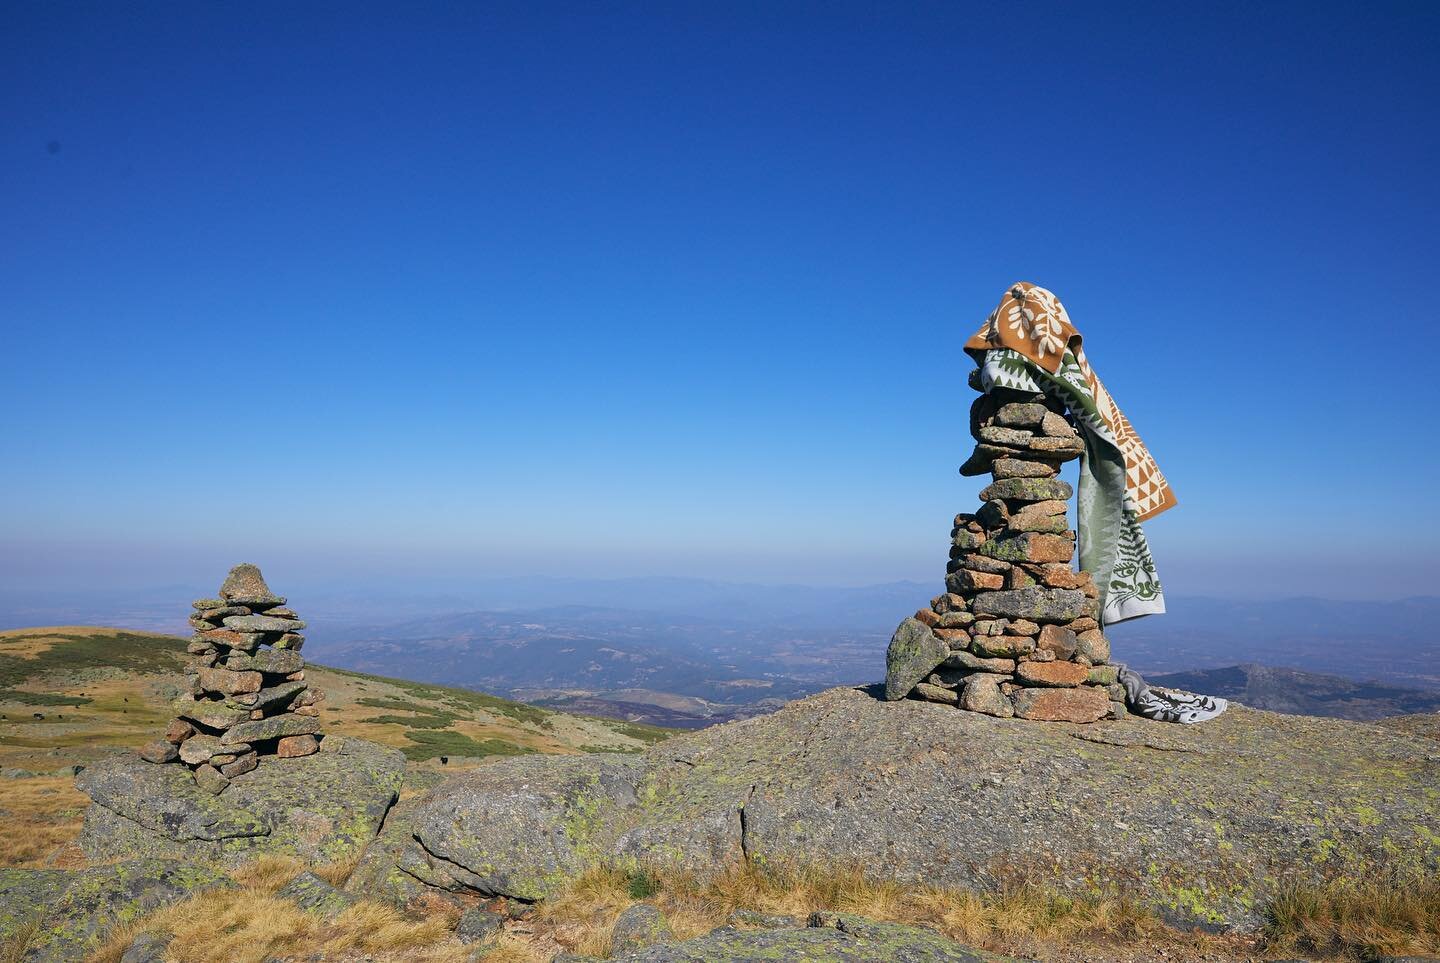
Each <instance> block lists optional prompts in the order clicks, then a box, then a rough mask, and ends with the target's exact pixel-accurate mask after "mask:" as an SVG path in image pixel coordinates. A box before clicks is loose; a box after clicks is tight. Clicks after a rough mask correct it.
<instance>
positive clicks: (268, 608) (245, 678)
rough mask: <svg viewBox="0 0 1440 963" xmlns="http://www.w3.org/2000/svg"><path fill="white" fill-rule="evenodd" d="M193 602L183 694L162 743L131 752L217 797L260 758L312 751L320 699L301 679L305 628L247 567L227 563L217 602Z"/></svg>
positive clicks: (316, 742)
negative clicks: (177, 770) (174, 768)
mask: <svg viewBox="0 0 1440 963" xmlns="http://www.w3.org/2000/svg"><path fill="white" fill-rule="evenodd" d="M193 604H194V608H195V612H194V614H192V615H191V616H190V626H191V628H193V629H194V630H195V635H194V636H193V637H192V638H191V640H190V644H189V646H188V647H187V651H188V652H189V653H190V656H191V659H190V665H189V681H190V692H189V694H188V695H184V696H181V697H180V698H179V699H178V700H176V702H175V706H174V708H175V716H176V718H175V719H174V720H173V721H172V722H171V723H170V725H169V727H168V728H167V729H166V730H165V735H164V737H163V738H161V739H158V740H156V741H155V742H152V743H150V744H148V745H146V746H145V747H144V748H143V749H141V750H140V755H141V756H142V757H144V758H145V759H147V760H149V761H150V762H155V763H167V762H176V761H178V762H181V763H184V764H185V765H186V766H189V767H190V768H191V770H193V772H194V774H195V782H196V784H197V785H199V786H200V787H201V788H202V789H205V790H207V791H209V792H212V793H217V794H218V793H221V792H223V791H224V790H225V787H226V786H228V785H230V780H231V779H233V778H235V777H236V776H239V775H241V774H243V773H247V772H249V771H250V770H252V769H254V768H255V767H256V766H257V765H258V764H259V761H260V758H259V757H260V756H261V755H269V754H273V755H275V756H279V757H281V758H293V757H297V756H308V755H309V754H310V753H312V752H315V751H316V750H317V749H318V748H319V745H320V744H319V739H318V738H317V734H318V733H319V731H320V718H319V716H320V708H319V703H320V702H321V701H322V699H323V698H324V696H323V694H322V693H321V692H320V690H318V689H313V688H310V687H309V686H307V685H306V683H305V660H304V659H303V658H301V657H300V649H301V648H302V647H303V646H304V644H305V638H304V636H302V635H300V634H299V631H300V630H301V629H303V628H304V627H305V623H304V622H302V621H300V619H299V617H298V616H297V615H296V614H295V612H294V611H292V610H291V609H289V608H286V607H285V599H283V598H281V597H280V596H278V595H275V594H274V593H272V592H271V591H270V588H269V586H267V585H266V584H265V579H264V577H263V576H262V575H261V574H260V570H259V569H258V568H256V567H255V566H254V565H248V564H247V565H237V566H235V567H234V568H233V569H231V570H230V575H229V576H228V577H227V578H226V579H225V584H224V585H222V586H220V593H219V598H209V599H197V600H196V601H195V602H194V603H193Z"/></svg>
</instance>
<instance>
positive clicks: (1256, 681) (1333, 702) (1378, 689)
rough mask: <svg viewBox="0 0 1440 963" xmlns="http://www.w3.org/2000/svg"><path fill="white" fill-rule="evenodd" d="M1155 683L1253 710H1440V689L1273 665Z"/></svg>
mask: <svg viewBox="0 0 1440 963" xmlns="http://www.w3.org/2000/svg"><path fill="white" fill-rule="evenodd" d="M1145 681H1146V682H1148V683H1150V684H1151V685H1161V686H1168V687H1170V688H1175V689H1185V690H1186V691H1189V692H1204V693H1206V694H1207V695H1214V696H1223V697H1224V698H1226V699H1233V700H1235V701H1236V702H1242V703H1244V704H1245V705H1247V706H1250V707H1251V708H1254V709H1269V710H1270V711H1272V712H1288V713H1293V714H1295V715H1304V716H1329V717H1331V718H1335V719H1355V720H1359V721H1369V720H1374V719H1383V718H1385V717H1387V716H1397V715H1404V714H1408V713H1413V712H1440V692H1427V691H1424V690H1420V689H1406V688H1401V687H1400V686H1393V685H1385V684H1384V683H1379V682H1356V681H1354V680H1351V679H1342V678H1340V677H1339V676H1334V675H1322V674H1320V673H1318V672H1302V671H1300V670H1299V669H1286V668H1276V667H1274V666H1268V665H1256V664H1254V663H1248V664H1246V665H1232V666H1228V667H1226V668H1223V669H1201V670H1197V671H1193V672H1170V673H1166V674H1164V675H1154V676H1150V677H1148V678H1147V679H1146V680H1145Z"/></svg>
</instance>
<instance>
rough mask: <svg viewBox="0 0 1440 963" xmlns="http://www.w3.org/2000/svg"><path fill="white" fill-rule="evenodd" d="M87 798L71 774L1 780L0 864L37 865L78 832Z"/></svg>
mask: <svg viewBox="0 0 1440 963" xmlns="http://www.w3.org/2000/svg"><path fill="white" fill-rule="evenodd" d="M89 804H90V799H89V797H87V796H86V795H85V794H84V793H82V792H80V791H79V790H78V789H76V788H75V780H74V779H73V778H72V777H70V776H39V777H35V778H30V779H0V811H3V812H4V815H3V817H0V866H39V865H42V864H43V861H44V860H45V858H46V857H47V856H49V855H50V854H51V853H53V852H55V851H56V850H57V849H60V848H61V847H62V846H65V845H67V844H69V843H71V842H73V841H74V840H75V838H76V837H77V836H79V835H80V826H81V823H82V821H83V815H84V809H85V807H86V806H88V805H89Z"/></svg>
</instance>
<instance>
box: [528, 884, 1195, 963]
mask: <svg viewBox="0 0 1440 963" xmlns="http://www.w3.org/2000/svg"><path fill="white" fill-rule="evenodd" d="M637 882H639V883H640V885H639V886H638V887H637ZM637 889H638V890H639V892H640V894H641V895H645V894H646V891H653V893H652V894H651V895H650V896H649V900H648V901H649V902H652V903H654V904H655V906H656V907H657V908H659V909H660V910H661V912H663V913H664V914H665V915H666V917H667V919H668V920H669V921H670V925H671V928H672V930H673V931H674V933H675V935H676V937H677V938H679V939H688V938H691V937H694V936H698V935H700V934H702V933H706V932H709V931H710V930H711V929H714V928H715V927H717V926H720V925H723V924H724V923H725V922H726V921H727V919H728V918H729V917H730V915H731V914H732V913H734V912H735V911H737V910H753V911H756V912H761V913H770V914H782V915H786V916H795V917H798V918H800V919H802V920H803V919H805V918H806V917H808V916H809V915H810V914H811V913H813V912H816V911H821V910H828V911H837V912H845V913H857V914H859V915H862V916H866V917H869V918H871V919H876V920H884V921H891V922H898V923H907V924H913V925H920V926H927V927H930V928H931V929H935V930H938V931H939V932H941V933H944V934H945V935H947V936H949V937H951V938H953V939H956V940H959V941H962V942H966V943H970V944H972V945H978V946H993V947H1003V948H1005V949H1007V950H1010V951H1014V950H1015V949H1016V948H1017V945H1018V944H1024V943H1055V942H1069V941H1074V940H1078V939H1086V940H1106V941H1116V942H1131V941H1134V940H1136V939H1146V940H1151V941H1161V942H1171V943H1176V944H1184V945H1191V946H1193V945H1195V944H1196V943H1197V942H1204V941H1205V940H1206V938H1205V937H1203V936H1198V935H1193V936H1192V935H1191V934H1181V933H1177V932H1176V931H1174V930H1170V929H1168V928H1167V927H1165V926H1164V925H1163V924H1161V923H1160V922H1159V920H1157V919H1156V918H1155V917H1154V916H1153V915H1151V914H1150V913H1148V912H1146V911H1144V910H1142V909H1140V908H1138V907H1137V906H1135V905H1134V904H1132V903H1130V902H1127V901H1125V900H1122V899H1117V898H1103V897H1097V898H1093V899H1072V898H1068V897H1063V896H1059V895H1057V894H1055V893H1052V892H1047V891H1045V890H1043V889H1041V888H1039V887H1035V886H1012V887H1009V888H1006V889H1003V890H1001V891H998V892H995V893H974V892H970V891H968V890H958V889H945V888H940V887H936V886H915V885H907V884H903V883H897V882H894V881H889V880H876V879H871V878H868V877H867V876H866V875H865V874H864V873H863V872H862V871H860V870H858V869H834V868H831V869H825V868H819V867H816V868H795V867H770V868H766V869H761V868H759V867H757V866H755V865H753V864H742V865H737V866H733V867H731V868H730V869H728V870H727V871H725V872H724V873H723V874H721V875H719V876H718V877H714V878H712V879H710V880H708V881H706V882H704V883H701V882H700V881H698V880H696V879H695V878H694V877H692V876H688V875H684V874H679V873H674V872H666V871H660V872H656V873H649V874H644V875H643V876H641V877H639V878H638V879H637V877H636V876H635V875H634V874H630V873H625V872H622V871H620V870H616V869H595V870H591V871H590V872H588V873H586V874H585V875H583V876H581V877H580V878H579V879H577V880H576V881H575V882H574V883H573V884H572V885H571V886H570V887H568V888H567V889H566V890H565V891H564V892H562V893H560V894H559V895H557V896H555V897H553V898H551V899H550V900H548V901H546V902H545V903H543V904H541V905H540V906H539V907H537V909H536V911H535V915H534V921H535V923H536V924H538V925H537V926H536V932H535V934H534V935H533V936H531V937H530V942H531V945H532V946H533V947H534V948H535V949H537V950H541V949H544V947H545V944H547V943H549V942H550V941H552V940H553V941H554V942H556V943H559V944H560V945H562V946H563V947H564V948H566V949H569V950H571V951H572V952H578V953H584V954H592V955H597V956H604V955H606V954H607V953H608V952H609V950H610V938H611V931H612V930H613V928H614V925H615V920H616V919H617V918H618V917H619V916H620V914H621V913H622V912H624V910H625V909H626V908H627V907H629V906H631V905H633V904H634V903H636V902H638V900H637V899H636V892H637ZM516 959H517V960H518V959H525V958H524V957H516Z"/></svg>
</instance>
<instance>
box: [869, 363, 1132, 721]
mask: <svg viewBox="0 0 1440 963" xmlns="http://www.w3.org/2000/svg"><path fill="white" fill-rule="evenodd" d="M971 384H972V387H978V385H976V384H975V381H974V379H972V382H971ZM970 432H971V434H972V435H974V436H975V440H976V442H977V444H976V446H975V453H974V454H973V455H972V456H971V457H970V460H969V461H967V462H966V463H965V464H964V465H963V466H962V467H961V469H960V473H961V474H963V475H979V474H982V473H985V472H989V473H990V474H991V475H992V476H993V478H994V481H993V483H992V484H990V485H989V486H987V487H986V488H985V489H984V490H983V491H981V492H980V499H981V501H983V502H984V505H983V506H982V507H981V508H980V510H979V511H978V512H976V513H975V514H973V515H970V514H962V515H956V516H955V528H954V529H953V530H952V531H951V533H950V535H951V540H950V564H949V566H948V567H947V572H948V574H947V575H946V578H945V588H946V592H945V594H944V595H940V596H937V597H936V598H935V599H933V600H932V601H931V603H930V607H929V608H925V609H921V610H920V611H918V612H916V613H915V615H914V616H912V617H911V618H908V619H906V620H905V621H904V622H901V623H900V627H899V628H898V629H897V630H896V631H895V636H894V638H893V639H891V641H890V649H889V652H888V654H887V658H886V678H885V696H886V698H888V699H903V698H905V697H906V696H910V697H912V698H919V699H927V700H930V701H933V702H943V703H948V704H950V705H955V706H959V707H960V708H962V709H969V710H971V711H973V712H983V713H986V714H988V715H992V716H1000V717H1002V718H1010V717H1012V716H1018V717H1019V718H1022V719H1035V720H1042V721H1048V722H1082V723H1083V722H1095V721H1097V720H1099V719H1102V718H1105V717H1106V716H1110V717H1112V718H1113V717H1119V716H1121V715H1123V714H1124V711H1125V704H1124V698H1125V692H1124V689H1123V688H1122V687H1121V686H1120V685H1118V684H1117V682H1116V670H1115V667H1114V666H1111V665H1107V664H1106V663H1108V662H1109V659H1110V643H1109V642H1108V641H1107V640H1106V638H1105V635H1104V634H1103V633H1102V632H1101V631H1100V623H1099V621H1098V620H1099V613H1100V606H1099V602H1098V601H1097V598H1098V594H1099V593H1098V592H1097V591H1096V588H1095V582H1094V580H1093V579H1092V578H1091V576H1090V573H1088V572H1077V571H1075V569H1074V568H1073V567H1072V565H1071V559H1072V558H1073V557H1074V554H1075V533H1074V532H1073V531H1072V530H1071V529H1070V525H1069V522H1068V520H1067V518H1066V509H1067V502H1068V500H1069V498H1070V496H1071V494H1072V492H1071V487H1070V485H1069V484H1067V483H1066V482H1065V481H1063V480H1061V479H1060V478H1058V477H1057V476H1058V475H1059V473H1060V465H1061V464H1062V463H1064V462H1066V461H1069V460H1071V459H1073V458H1078V457H1079V456H1080V453H1081V452H1082V451H1083V450H1084V442H1083V441H1082V440H1081V438H1080V436H1079V434H1078V433H1077V432H1076V431H1075V428H1074V427H1073V426H1072V425H1071V423H1070V421H1069V419H1068V418H1067V417H1066V416H1065V414H1064V412H1063V410H1062V408H1061V406H1059V405H1058V404H1056V403H1055V402H1052V401H1050V400H1048V399H1047V398H1046V397H1045V396H1044V395H1037V394H1031V393H1028V392H1023V393H1022V392H1018V391H1011V390H1008V389H1000V388H996V389H994V390H993V391H992V393H991V394H987V395H981V396H980V398H978V399H977V400H976V402H975V404H974V406H973V407H972V408H971V411H970Z"/></svg>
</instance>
